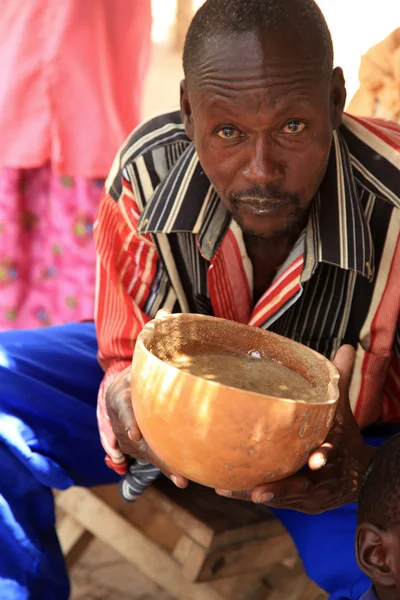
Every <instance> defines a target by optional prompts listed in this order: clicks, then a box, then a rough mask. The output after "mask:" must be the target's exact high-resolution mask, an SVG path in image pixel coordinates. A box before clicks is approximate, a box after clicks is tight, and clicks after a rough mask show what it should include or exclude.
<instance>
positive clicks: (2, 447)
mask: <svg viewBox="0 0 400 600" xmlns="http://www.w3.org/2000/svg"><path fill="white" fill-rule="evenodd" d="M96 350H97V342H96V335H95V330H94V325H93V324H92V323H81V324H71V325H65V326H62V327H54V328H45V329H41V330H31V331H10V332H3V333H0V461H1V476H0V547H1V551H0V597H1V600H28V599H29V600H66V599H67V598H68V596H69V583H68V576H67V572H66V568H65V565H64V560H63V556H62V553H61V549H60V547H59V543H58V540H57V536H56V532H55V515H54V502H53V495H52V491H51V489H52V488H57V489H65V488H67V487H69V486H70V485H73V484H76V485H84V486H92V485H100V484H103V483H111V482H113V481H117V480H118V479H119V478H118V476H117V475H116V474H114V473H113V472H112V471H111V470H110V469H108V468H107V467H106V465H105V463H104V451H103V449H102V447H101V444H100V441H99V435H98V431H97V422H96V399H97V390H98V387H99V384H100V381H101V379H102V371H101V369H100V367H99V365H98V363H97V359H96Z"/></svg>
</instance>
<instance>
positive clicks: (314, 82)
mask: <svg viewBox="0 0 400 600" xmlns="http://www.w3.org/2000/svg"><path fill="white" fill-rule="evenodd" d="M300 46H301V44H298V45H297V44H296V39H292V40H289V41H288V40H287V39H286V38H284V39H282V36H279V35H278V36H277V35H273V36H271V35H270V36H268V39H267V40H265V39H261V37H260V35H258V34H257V33H247V34H241V35H237V36H235V37H234V38H230V39H228V38H226V39H221V40H219V44H218V45H215V46H213V47H212V49H211V48H208V49H207V50H206V51H205V53H204V58H203V64H202V65H201V69H199V77H198V79H196V81H193V82H192V81H190V82H189V84H188V88H187V89H186V91H183V95H182V113H183V116H184V123H185V127H186V132H187V134H188V135H189V137H191V138H192V139H193V140H194V143H195V146H196V149H197V153H198V156H199V159H200V163H201V165H202V167H203V169H204V171H205V173H206V175H207V176H208V178H209V179H210V181H211V182H212V184H213V185H214V187H215V189H216V190H217V192H218V194H219V196H220V198H221V200H222V201H223V202H224V204H226V206H227V207H228V208H229V210H230V211H231V212H232V215H233V217H234V219H235V220H236V221H237V222H238V224H239V225H240V227H241V228H242V230H243V231H244V232H246V233H249V234H251V235H255V236H258V237H262V238H265V239H273V238H276V237H280V236H282V235H287V234H290V233H291V232H293V231H296V230H297V229H298V228H299V227H300V226H302V225H303V224H304V222H305V219H306V216H307V214H308V207H309V205H310V202H311V200H312V198H313V196H314V194H315V192H316V191H317V189H318V187H319V185H320V183H321V180H322V178H323V176H324V173H325V169H326V165H327V161H328V157H329V151H330V147H331V142H332V131H333V128H335V127H337V126H338V125H339V124H340V121H341V115H342V108H343V103H344V98H345V92H344V84H343V81H342V78H341V72H340V71H339V77H338V79H340V84H339V87H340V85H341V86H342V97H339V96H340V90H339V92H338V90H334V91H332V87H333V84H332V82H331V79H330V78H329V76H327V75H325V76H324V75H323V73H322V71H321V68H320V67H319V65H318V62H317V60H315V58H314V56H313V55H312V52H311V51H310V49H307V48H306V49H305V50H302V49H301V47H300ZM303 46H307V44H304V42H303ZM293 48H295V50H294V49H293ZM184 90H185V88H184ZM335 101H336V104H337V105H338V106H335V105H333V104H335ZM332 102H333V103H332Z"/></svg>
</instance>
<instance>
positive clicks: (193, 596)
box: [57, 487, 225, 600]
mask: <svg viewBox="0 0 400 600" xmlns="http://www.w3.org/2000/svg"><path fill="white" fill-rule="evenodd" d="M57 504H58V506H59V507H60V508H62V510H64V511H65V512H67V513H68V514H72V515H74V518H75V519H76V520H77V521H78V522H79V523H80V524H81V525H82V526H83V527H84V528H85V529H87V530H88V531H90V532H91V533H92V534H93V535H94V536H96V537H97V538H99V539H100V540H102V541H103V542H105V543H106V544H109V545H110V546H111V547H113V548H114V549H115V550H116V551H117V552H118V553H119V554H120V555H121V556H123V557H124V558H125V559H126V560H128V561H129V562H131V563H132V564H134V565H135V566H136V567H137V568H138V569H139V570H140V571H142V573H143V574H144V575H146V576H147V577H149V579H151V580H152V581H154V582H155V583H157V585H159V586H160V587H162V588H163V589H165V590H166V591H167V592H168V593H169V594H171V596H173V597H174V598H177V599H181V600H222V598H223V596H221V595H220V594H219V593H218V592H216V591H215V590H214V589H213V588H212V587H211V586H208V585H196V584H191V583H189V582H188V581H186V580H185V579H183V577H182V574H181V571H180V567H179V565H178V563H177V562H176V561H175V560H174V559H173V558H172V557H171V556H169V555H168V553H167V552H166V551H165V550H162V549H161V548H159V547H158V546H157V545H156V544H155V543H154V542H152V541H150V540H148V539H147V538H146V537H145V536H144V534H143V533H141V532H140V531H139V530H138V529H137V528H135V527H134V526H133V525H131V524H130V523H129V522H128V521H127V520H126V519H124V518H123V517H122V516H120V515H118V514H116V513H115V512H114V511H113V510H112V509H111V508H110V507H109V506H107V504H106V503H105V502H103V501H102V500H100V498H98V497H97V496H95V495H94V494H92V493H91V492H90V491H89V490H87V489H84V488H76V487H75V488H70V489H69V490H67V491H66V492H63V493H62V494H59V495H58V497H57ZM224 600H225V599H224Z"/></svg>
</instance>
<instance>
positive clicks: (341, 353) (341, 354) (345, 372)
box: [333, 344, 355, 399]
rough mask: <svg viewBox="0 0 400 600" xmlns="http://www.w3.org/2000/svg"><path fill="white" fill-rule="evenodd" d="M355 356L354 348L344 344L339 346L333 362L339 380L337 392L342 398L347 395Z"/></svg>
mask: <svg viewBox="0 0 400 600" xmlns="http://www.w3.org/2000/svg"><path fill="white" fill-rule="evenodd" d="M354 358H355V350H354V348H353V346H350V345H349V344H345V345H344V346H341V347H340V348H339V350H338V351H337V353H336V356H335V359H334V361H333V364H334V365H335V367H336V368H337V370H338V371H339V375H340V380H339V392H340V398H341V399H343V396H345V397H346V396H347V395H348V391H349V385H350V379H351V375H352V371H353V365H354Z"/></svg>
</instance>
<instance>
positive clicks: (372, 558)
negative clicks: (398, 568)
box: [356, 523, 395, 587]
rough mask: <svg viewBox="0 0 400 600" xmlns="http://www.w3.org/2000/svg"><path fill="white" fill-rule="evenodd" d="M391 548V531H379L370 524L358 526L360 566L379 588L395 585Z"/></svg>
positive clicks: (357, 544)
mask: <svg viewBox="0 0 400 600" xmlns="http://www.w3.org/2000/svg"><path fill="white" fill-rule="evenodd" d="M391 547H392V544H391V534H390V531H385V530H381V529H378V527H375V526H374V525H370V524H369V523H362V524H361V525H359V526H358V528H357V534H356V555H357V561H358V565H359V567H360V569H361V570H362V571H364V573H365V574H366V575H367V576H368V577H369V578H370V579H371V580H372V581H373V582H374V584H375V585H377V586H382V587H393V586H394V585H395V573H394V572H393V569H392V567H393V560H392V557H391Z"/></svg>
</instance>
